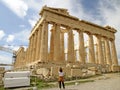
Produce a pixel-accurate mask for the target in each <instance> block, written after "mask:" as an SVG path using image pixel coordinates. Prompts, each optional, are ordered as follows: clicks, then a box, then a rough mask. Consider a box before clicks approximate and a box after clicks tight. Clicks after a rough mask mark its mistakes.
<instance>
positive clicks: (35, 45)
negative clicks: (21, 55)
mask: <svg viewBox="0 0 120 90" xmlns="http://www.w3.org/2000/svg"><path fill="white" fill-rule="evenodd" d="M37 34H38V30H36V31H35V36H34V49H33V50H34V51H33V52H34V53H33V54H34V55H33V61H36V50H37V36H38V35H37Z"/></svg>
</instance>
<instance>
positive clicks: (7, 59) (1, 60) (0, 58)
mask: <svg viewBox="0 0 120 90" xmlns="http://www.w3.org/2000/svg"><path fill="white" fill-rule="evenodd" d="M10 59H12V58H11V56H9V57H8V56H6V55H5V54H4V55H2V54H0V63H3V64H8V63H11V60H10Z"/></svg>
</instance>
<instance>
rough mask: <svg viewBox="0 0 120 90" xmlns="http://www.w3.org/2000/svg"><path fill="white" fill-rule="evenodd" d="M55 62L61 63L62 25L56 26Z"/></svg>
mask: <svg viewBox="0 0 120 90" xmlns="http://www.w3.org/2000/svg"><path fill="white" fill-rule="evenodd" d="M54 35H55V37H54V61H57V62H60V52H61V49H60V24H55V34H54Z"/></svg>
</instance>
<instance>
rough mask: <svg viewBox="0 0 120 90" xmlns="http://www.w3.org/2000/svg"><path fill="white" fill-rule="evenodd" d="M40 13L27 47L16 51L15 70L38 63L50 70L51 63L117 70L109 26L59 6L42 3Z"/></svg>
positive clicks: (113, 36)
mask: <svg viewBox="0 0 120 90" xmlns="http://www.w3.org/2000/svg"><path fill="white" fill-rule="evenodd" d="M40 16H41V18H40V19H39V20H38V22H37V23H36V24H35V26H34V27H33V29H32V31H31V34H30V37H29V46H28V48H27V49H26V50H25V49H24V48H23V47H21V48H19V50H18V51H17V53H16V56H17V57H16V61H15V64H14V69H15V70H17V69H23V68H25V67H31V66H33V68H34V67H36V66H39V67H37V69H38V68H39V69H40V68H41V67H42V68H50V71H51V67H53V68H54V67H59V66H60V67H61V66H62V67H64V68H65V67H66V68H67V66H70V68H71V67H84V66H91V65H93V66H92V67H96V66H101V68H104V69H105V68H107V67H109V70H108V71H117V70H118V68H117V67H118V58H117V53H116V47H115V33H116V32H117V31H116V30H115V29H114V28H113V27H110V26H105V27H102V26H100V25H97V24H94V23H91V22H88V21H85V20H80V19H78V18H77V17H74V16H71V15H69V12H68V10H67V9H63V8H52V7H47V6H44V7H43V8H42V10H41V12H40ZM74 32H75V33H76V34H77V38H78V40H77V41H76V39H75V37H76V35H75V33H74ZM86 37H87V40H85V38H86ZM75 42H76V43H77V46H78V47H77V48H76V45H75ZM40 66H41V67H40ZM77 72H78V71H77ZM77 72H76V73H77ZM73 73H74V72H73Z"/></svg>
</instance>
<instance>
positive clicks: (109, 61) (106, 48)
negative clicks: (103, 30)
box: [105, 38, 112, 65]
mask: <svg viewBox="0 0 120 90" xmlns="http://www.w3.org/2000/svg"><path fill="white" fill-rule="evenodd" d="M105 54H106V62H107V64H109V65H111V64H112V61H111V53H110V45H109V40H108V38H105Z"/></svg>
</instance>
